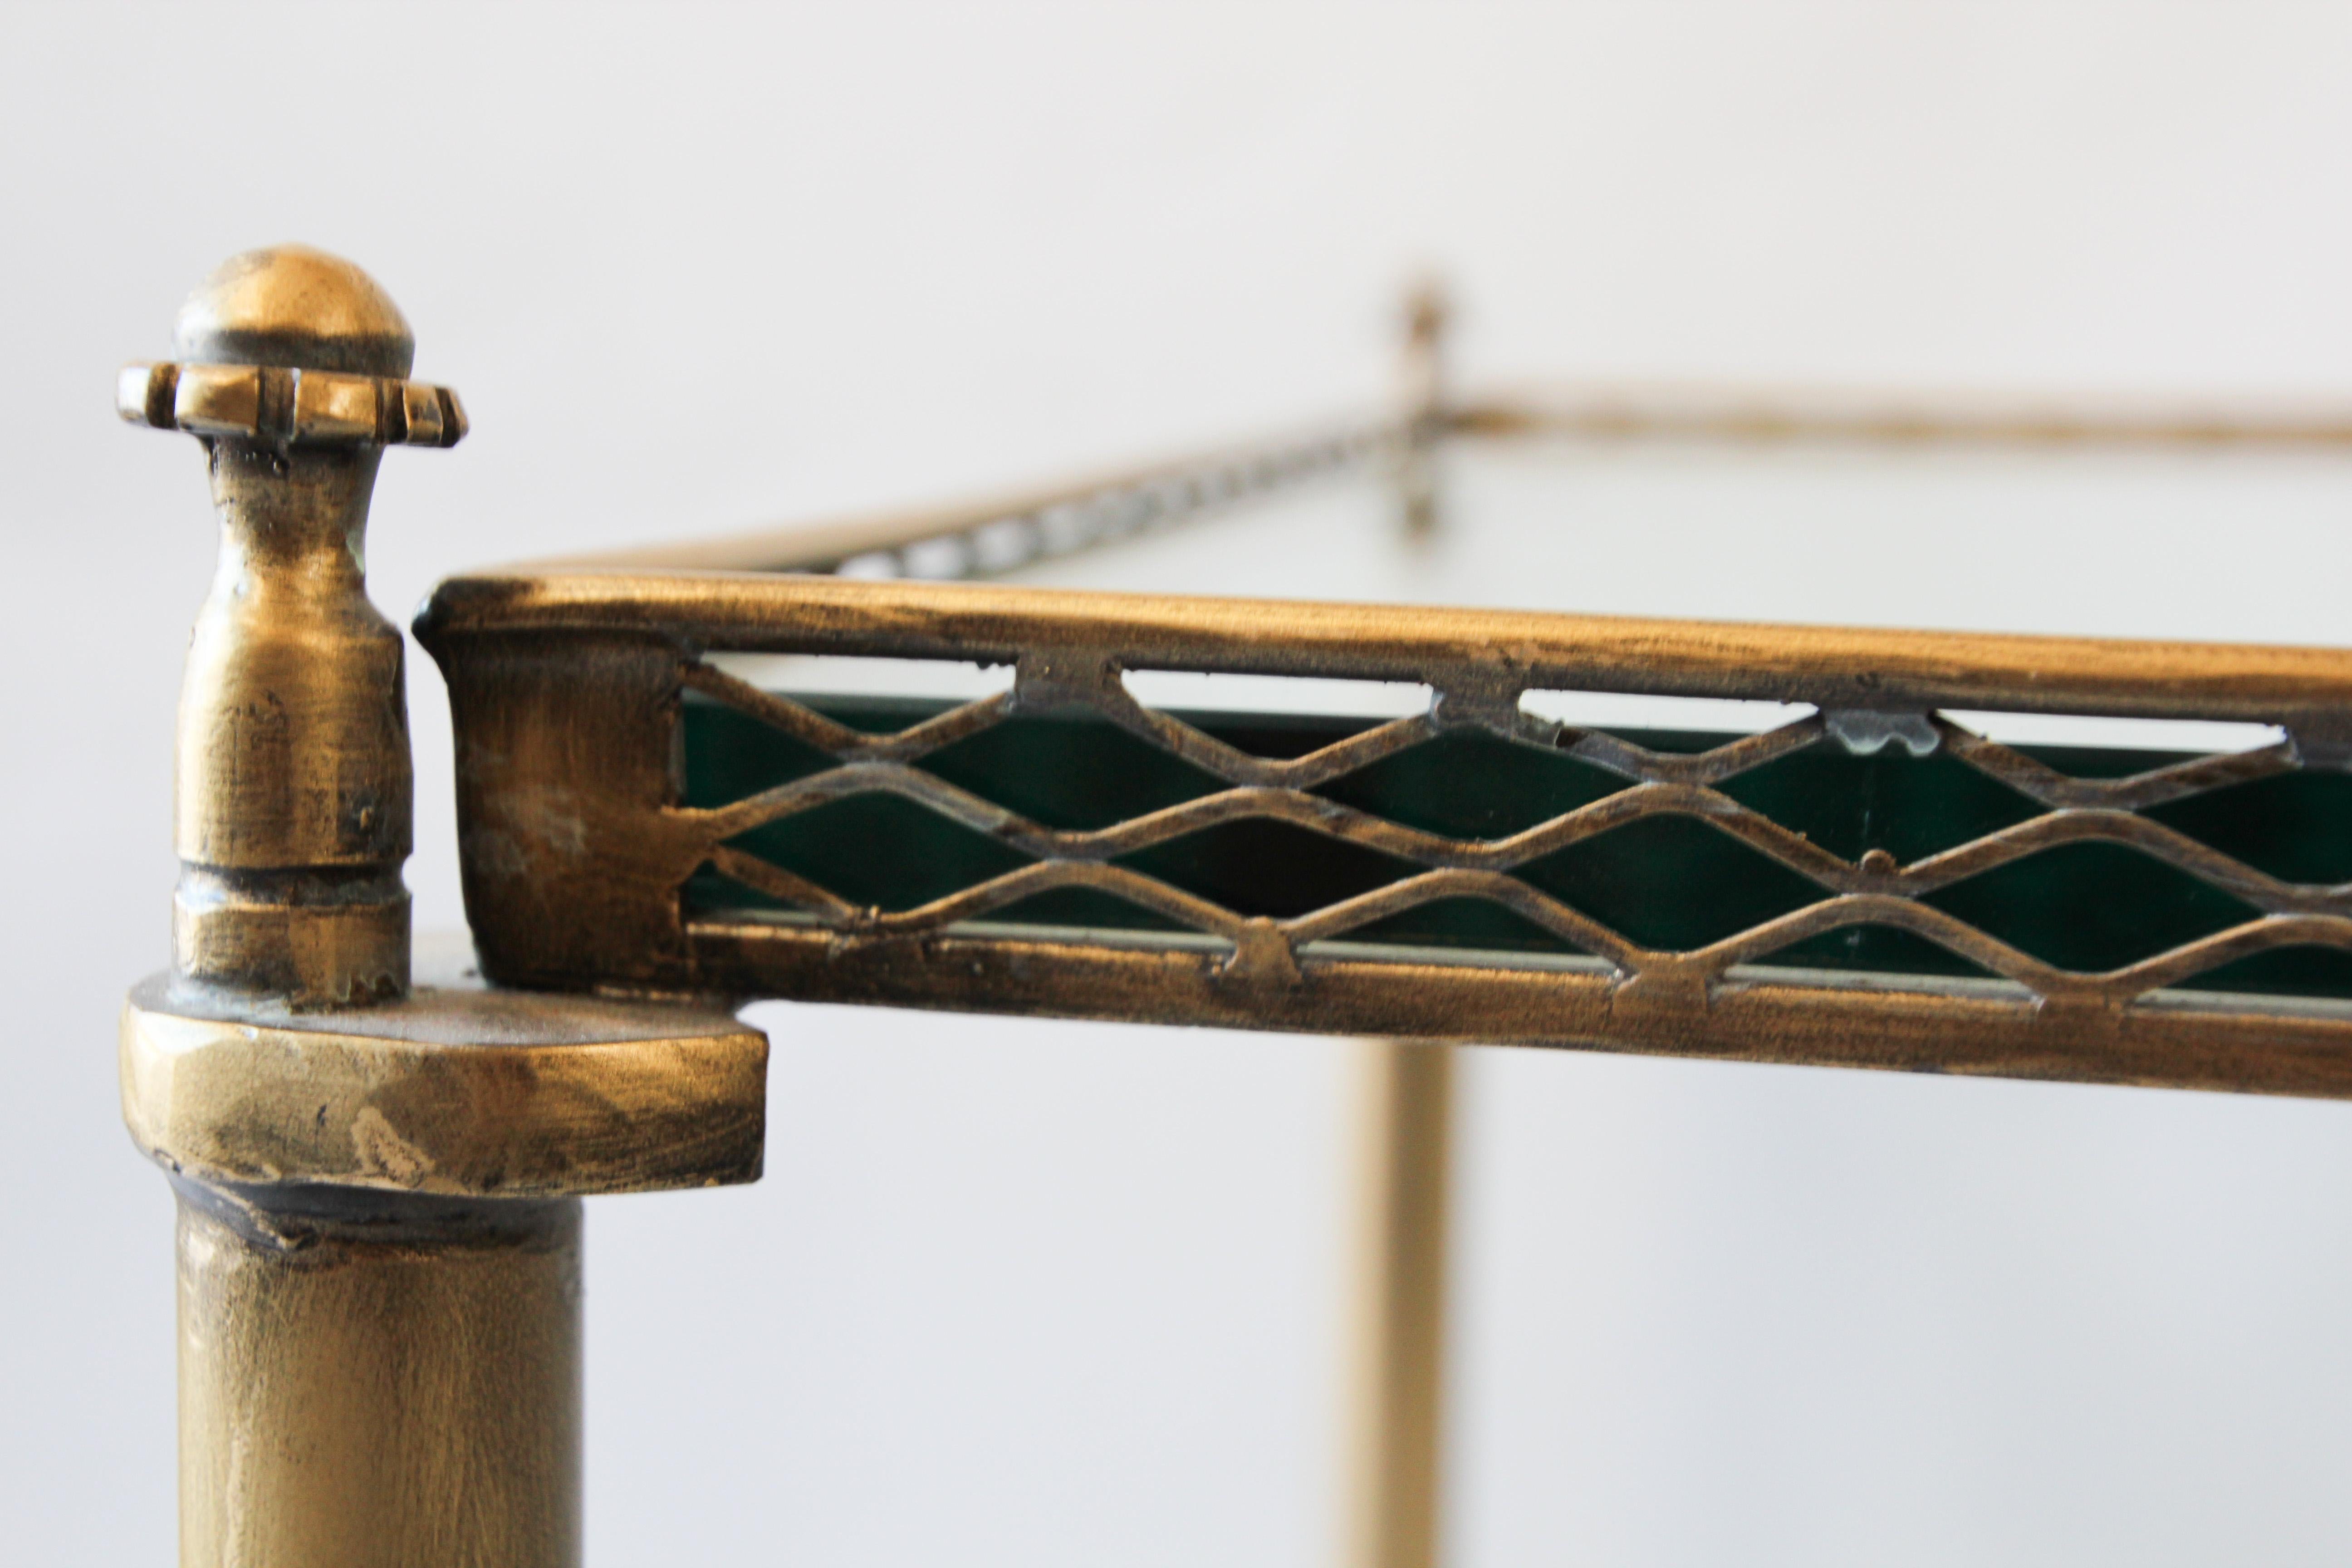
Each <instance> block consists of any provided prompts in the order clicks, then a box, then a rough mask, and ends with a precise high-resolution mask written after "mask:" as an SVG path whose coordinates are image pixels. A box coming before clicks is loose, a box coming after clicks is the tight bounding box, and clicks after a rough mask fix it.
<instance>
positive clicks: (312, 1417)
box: [117, 246, 766, 1568]
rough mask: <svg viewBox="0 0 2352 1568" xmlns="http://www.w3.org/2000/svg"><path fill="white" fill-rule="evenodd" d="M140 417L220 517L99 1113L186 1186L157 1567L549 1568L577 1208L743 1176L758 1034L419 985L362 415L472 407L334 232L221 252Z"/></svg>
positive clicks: (573, 1509)
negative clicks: (199, 448) (113, 1110)
mask: <svg viewBox="0 0 2352 1568" xmlns="http://www.w3.org/2000/svg"><path fill="white" fill-rule="evenodd" d="M176 347H177V351H178V355H179V358H178V359H177V360H176V361H174V362H172V363H163V364H152V365H134V366H131V368H130V369H128V370H126V371H125V372H124V373H123V375H122V378H121V384H120V386H119V389H118V396H117V403H118V406H119V409H120V411H121V414H122V416H124V417H125V418H126V419H129V420H131V421H133V422H134V423H140V424H145V425H150V426H157V427H161V428H165V429H179V430H184V431H186V432H188V433H190V434H192V435H194V436H196V437H199V438H200V439H201V440H202V441H203V442H204V445H205V455H206V458H207V460H208V463H209V466H210V469H211V475H212V489H213V499H214V502H215V506H216V507H217V509H218V510H219V514H220V528H221V548H220V561H219V567H218V570H217V572H216V573H215V577H214V580H213V586H212V592H211V594H210V595H209V596H208V597H207V598H206V599H205V605H204V608H203V610H202V611H201V612H200V614H199V616H198V617H197V621H196V627H195V635H194V639H193V641H192V643H191V646H190V649H189V655H188V665H187V673H186V679H185V682H184V687H183V689H182V692H181V699H180V716H179V743H178V751H177V764H176V765H177V790H176V810H175V817H176V833H175V837H176V841H177V846H178V850H179V854H180V859H181V870H180V879H179V886H178V890H177V892H176V894H175V897H174V900H173V902H174V920H173V969H172V973H171V974H170V975H169V976H168V977H166V978H160V979H158V980H156V981H152V982H150V983H148V984H146V985H143V986H142V987H140V988H139V989H137V990H135V991H134V992H133V993H132V994H131V1000H130V1003H129V1004H128V1005H127V1006H126V1008H125V1010H124V1017H123V1028H122V1073H123V1110H124V1115H125V1119H126V1121H128V1122H129V1124H130V1127H131V1133H132V1136H133V1137H134V1139H135V1140H136V1141H137V1142H139V1143H140V1145H141V1146H142V1148H144V1149H145V1150H146V1151H147V1152H149V1153H151V1154H152V1155H153V1156H154V1157H155V1158H157V1159H158V1160H159V1161H161V1162H162V1163H163V1164H164V1165H165V1166H166V1168H167V1169H168V1170H169V1171H170V1172H171V1173H172V1174H173V1186H174V1188H175V1190H176V1191H177V1193H178V1194H179V1200H180V1220H179V1323H180V1333H179V1341H180V1347H179V1348H180V1355H179V1362H180V1521H181V1539H180V1560H181V1563H183V1565H184V1568H328V1565H330V1564H331V1565H332V1568H413V1565H417V1564H426V1563H429V1564H432V1565H434V1568H476V1565H478V1568H493V1565H495V1568H571V1565H572V1564H575V1563H578V1561H579V1558H580V1405H581V1380H580V1204H579V1195H580V1194H583V1193H589V1192H605V1191H628V1190H643V1189H646V1188H649V1187H656V1186H670V1185H701V1184H709V1183H713V1182H719V1181H745V1180H750V1179H752V1178H753V1177H755V1176H756V1175H757V1173H758V1168H759V1142H760V1134H761V1103H760V1101H761V1094H762V1089H763V1072H764V1062H765V1048H766V1042H765V1040H764V1039H762V1038H761V1037H759V1036H758V1035H756V1034H755V1033H753V1032H751V1031H748V1030H744V1029H742V1028H741V1027H740V1026H738V1025H736V1024H734V1022H733V1021H732V1020H731V1019H730V1018H727V1017H725V1016H723V1015H720V1016H716V1017H711V1016H700V1015H694V1014H688V1013H687V1012H685V1011H684V1010H683V1009H672V1008H664V1007H651V1006H643V1005H640V1006H636V1007H634V1008H631V1007H625V1006H621V1005H600V1004H593V1003H579V1002H571V1001H566V1000H562V999H557V998H545V999H540V998H510V997H502V996H499V995H498V994H494V993H485V992H482V991H480V990H479V989H478V988H476V989H471V990H468V989H466V988H464V987H463V986H462V985H460V986H458V987H456V988H451V987H447V986H444V987H442V988H438V989H432V988H425V989H417V990H414V991H412V986H411V974H410V944H409V908H408V893H407V890H406V889H405V888H404V885H403V883H402V880H401V866H402V863H403V862H404V861H405V860H406V859H407V858H408V852H409V846H410V825H411V808H410V797H411V776H410V761H409V751H408V727H407V712H406V698H405V695H404V688H403V664H402V659H403V655H402V647H403V644H402V641H401V637H400V634H399V633H397V632H396V631H394V629H393V627H392V626H391V625H390V624H389V623H387V622H386V621H385V620H384V618H383V616H381V615H379V614H377V613H376V610H375V607H374V606H373V605H371V604H370V603H369V602H368V598H367V590H366V575H365V574H366V550H365V530H366V525H367V514H368V500H369V496H370V492H371V490H372V489H373V484H374V481H375V473H376V466H377V463H378V462H379V461H380V459H381V458H382V456H383V448H384V447H386V446H391V445H408V446H426V447H447V446H452V445H455V444H456V442H457V440H458V438H459V437H462V436H463V435H464V434H465V429H466V426H465V416H464V414H463V412H462V410H461V409H460V408H459V405H458V404H457V398H456V396H455V395H453V394H451V393H450V392H449V391H448V390H447V389H446V388H444V387H436V386H429V385H425V384H419V383H415V382H412V381H409V380H408V379H407V375H408V372H409V368H410V362H411V360H412V358H413V355H414V350H415V344H414V341H413V340H412V338H411V336H410V334H409V331H408V325H407V323H406V322H405V321H403V320H402V318H401V315H400V311H399V310H398V309H397V308H396V307H394V304H393V302H392V301H391V300H390V299H388V298H387V297H386V296H385V295H384V293H383V290H382V289H378V288H377V287H376V285H375V284H374V283H373V281H372V280H371V279H369V278H368V277H367V275H366V274H364V273H363V272H362V271H361V270H360V269H359V268H356V267H353V266H352V265H351V264H350V263H349V262H345V261H341V260H338V259H336V258H333V257H331V256H326V255H322V254H320V252H317V251H314V250H310V249H307V248H304V247H297V246H287V247H278V248H276V249H271V250H260V251H254V252H251V253H249V254H247V255H244V256H240V257H237V258H235V259H233V260H231V261H229V262H228V263H226V265H225V266H223V267H222V268H220V269H219V270H217V271H216V272H215V273H214V274H213V275H212V277H211V278H209V279H206V281H205V283H204V285H203V286H202V287H201V288H199V289H197V291H196V292H195V294H194V296H192V297H191V298H190V300H188V302H187V304H186V305H185V306H184V308H183V309H182V310H181V312H180V317H179V323H178V331H177V333H176Z"/></svg>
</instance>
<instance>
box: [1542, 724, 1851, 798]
mask: <svg viewBox="0 0 2352 1568" xmlns="http://www.w3.org/2000/svg"><path fill="white" fill-rule="evenodd" d="M1577 734H1578V735H1579V737H1580V738H1579V739H1578V741H1577V742H1576V743H1575V744H1574V745H1572V746H1566V747H1562V748H1561V750H1562V751H1564V752H1566V753H1567V754H1568V755H1570V756H1571V757H1574V758H1576V759H1577V760H1578V761H1579V762H1584V763H1591V764H1592V765H1593V766H1595V767H1599V768H1606V769H1607V770H1608V771H1609V772H1611V773H1617V774H1620V775H1622V776H1623V777H1625V778H1630V779H1638V780H1640V781H1642V782H1643V783H1644V784H1719V783H1721V782H1722V781H1723V780H1725V779H1727V778H1731V777H1733V776H1735V775H1737V774H1739V773H1746V772H1748V770H1749V769H1751V768H1758V767H1761V766H1763V765H1764V764H1765V763H1769V762H1771V761H1773V760H1775V759H1776V758H1779V757H1783V756H1786V755H1787V754H1788V753H1789V752H1798V751H1802V750H1803V749H1804V748H1806V747H1807V746H1810V745H1811V744H1812V743H1813V742H1816V741H1818V740H1820V739H1821V738H1822V717H1821V715H1820V714H1818V713H1811V714H1807V715H1806V716H1805V717H1804V718H1802V719H1796V720H1791V721H1790V722H1788V723H1786V724H1783V725H1781V726H1780V728H1779V729H1777V730H1767V731H1764V732H1763V733H1762V734H1760V735H1743V736H1741V737H1740V738H1739V739H1738V740H1737V741H1733V742H1729V743H1727V744H1726V745H1721V746H1717V747H1716V748H1714V749H1713V750H1712V751H1706V752H1698V753H1696V755H1685V754H1681V753H1677V752H1654V751H1651V750H1650V749H1649V748H1648V747H1646V746H1637V745H1635V744H1634V743H1633V742H1631V741H1628V740H1625V739H1623V738H1622V737H1621V736H1617V735H1612V734H1611V733H1609V732H1608V731H1605V730H1589V729H1580V730H1578V731H1577Z"/></svg>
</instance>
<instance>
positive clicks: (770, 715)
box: [683, 664, 868, 756]
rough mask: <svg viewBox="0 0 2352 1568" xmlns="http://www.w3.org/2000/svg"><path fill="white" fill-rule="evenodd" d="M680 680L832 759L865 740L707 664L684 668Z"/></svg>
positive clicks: (773, 693) (833, 721)
mask: <svg viewBox="0 0 2352 1568" xmlns="http://www.w3.org/2000/svg"><path fill="white" fill-rule="evenodd" d="M683 679H684V680H685V682H686V684H687V685H688V686H690V687H692V688H694V689H696V690H697V691H699V692H701V693H702V694H703V695H704V696H706V697H710V698H714V699H716V700H719V701H720V702H724V703H725V704H727V706H728V707H730V708H732V709H734V710H737V711H738V712H740V713H743V714H746V715H748V716H750V717H751V718H753V719H757V720H758V721H760V722H761V723H763V724H767V725H769V726H771V727H772V728H774V729H778V730H782V731H783V732H784V733H786V734H788V735H790V736H792V737H793V739H795V740H801V741H806V742H808V743H809V744H811V745H813V746H815V747H817V748H819V749H820V750H823V751H826V752H832V753H834V754H835V755H836V756H838V755H840V754H841V753H842V752H844V751H846V750H853V749H855V748H856V746H857V745H858V744H859V743H860V742H864V741H865V740H866V739H867V738H868V737H866V736H864V735H861V734H859V733H858V732H857V731H855V730H853V729H851V728H850V727H849V726H848V725H846V724H843V723H840V722H838V721H835V720H832V719H828V718H826V717H825V716H824V714H822V713H820V712H818V711H817V710H815V709H814V708H804V707H803V706H801V704H799V703H797V702H795V701H793V700H792V699H791V698H789V697H783V696H779V695H778V694H777V693H775V692H772V691H762V690H761V689H760V688H758V687H756V686H754V685H752V684H751V682H750V681H748V680H739V679H736V678H735V677H734V676H731V675H729V674H728V673H727V672H726V671H724V670H720V669H714V668H711V667H710V666H709V665H707V664H689V665H688V666H687V667H686V671H685V674H684V676H683Z"/></svg>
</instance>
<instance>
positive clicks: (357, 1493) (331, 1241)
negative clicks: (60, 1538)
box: [179, 1184, 581, 1568]
mask: <svg viewBox="0 0 2352 1568" xmlns="http://www.w3.org/2000/svg"><path fill="white" fill-rule="evenodd" d="M412 1202H413V1203H414V1202H415V1201H414V1200H412ZM179 1336H180V1356H179V1364H180V1560H181V1562H182V1563H185V1564H189V1565H191V1568H194V1565H199V1564H200V1565H202V1568H328V1565H331V1568H420V1565H423V1564H430V1565H431V1568H571V1565H572V1564H575V1563H578V1562H579V1560H580V1405H581V1387H580V1205H579V1204H578V1203H577V1202H576V1201H560V1202H554V1203H546V1204H514V1203H508V1204H500V1205H488V1206H487V1207H486V1206H485V1205H474V1206H473V1207H472V1208H470V1209H469V1208H467V1206H466V1205H458V1204H440V1205H426V1204H421V1203H418V1204H415V1206H412V1207H408V1208H404V1209H402V1210H400V1211H398V1212H396V1213H387V1212H385V1211H384V1210H383V1209H382V1208H381V1207H376V1208H372V1209H370V1210H369V1211H367V1212H366V1213H365V1214H364V1215H363V1216H360V1217H347V1216H345V1215H341V1214H339V1213H338V1211H337V1210H336V1209H335V1208H334V1206H333V1205H332V1202H331V1200H330V1201H326V1202H321V1203H319V1204H315V1205H311V1212H306V1213H288V1212H266V1211H243V1210H241V1209H240V1208H239V1207H238V1205H237V1204H236V1200H235V1199H234V1197H233V1196H227V1195H224V1194H217V1193H214V1192H211V1191H209V1190H207V1189H205V1188H204V1187H201V1186H197V1185H194V1184H189V1185H186V1186H184V1187H183V1188H182V1189H181V1201H180V1218H179Z"/></svg>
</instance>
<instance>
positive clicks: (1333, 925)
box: [1282, 869, 1646, 969]
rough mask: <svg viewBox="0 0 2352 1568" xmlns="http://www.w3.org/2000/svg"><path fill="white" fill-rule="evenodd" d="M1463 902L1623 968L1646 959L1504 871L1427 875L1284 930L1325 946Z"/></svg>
mask: <svg viewBox="0 0 2352 1568" xmlns="http://www.w3.org/2000/svg"><path fill="white" fill-rule="evenodd" d="M1460 898H1473V899H1480V900H1485V901H1486V902H1488V903H1496V904H1501V905H1503V906H1504V907H1506V908H1507V909H1509V910H1512V911H1513V912H1514V913H1517V914H1519V915H1522V916H1524V917H1526V918H1527V919H1528V920H1529V921H1534V922H1535V923H1536V924H1538V925H1539V926H1541V927H1543V928H1544V929H1545V930H1546V931H1550V932H1551V933H1552V934H1553V935H1554V936H1557V937H1559V938H1560V939H1561V940H1563V941H1565V942H1570V943H1572V944H1573V945H1575V946H1576V947H1578V948H1580V949H1581V950H1582V951H1584V952H1590V953H1592V954H1594V955H1596V956H1598V957H1601V958H1604V959H1607V960H1608V961H1609V962H1610V963H1614V964H1616V965H1617V966H1618V967H1620V968H1622V969H1635V968H1638V967H1639V966H1640V963H1641V961H1642V960H1643V958H1644V957H1645V956H1646V954H1645V952H1644V950H1643V949H1641V948H1639V947H1636V946H1635V945H1634V944H1633V943H1632V942H1627V941H1626V940H1625V939H1624V938H1623V937H1622V936H1620V935H1618V934H1617V933H1616V932H1615V931H1611V930H1610V929H1609V928H1608V927H1607V926H1605V925H1602V924H1601V922H1600V921H1596V920H1594V919H1592V917H1591V916H1590V915H1587V914H1585V913H1584V912H1583V911H1581V910H1577V909H1575V908H1572V907H1571V906H1570V905H1568V904H1564V903H1562V902H1561V901H1560V900H1558V899H1555V898H1553V897H1552V896H1551V895H1550V894H1549V893H1546V892H1544V891H1542V890H1541V889H1538V888H1534V887H1531V886H1529V885H1528V883H1525V882H1522V881H1520V880H1519V879H1517V878H1516V877H1510V876H1506V875H1504V874H1503V873H1502V872H1500V871H1473V870H1463V869H1452V870H1440V871H1424V872H1423V873H1422V874H1421V875H1419V876H1417V877H1408V878H1406V879H1404V880H1402V881H1401V882H1391V883H1390V884H1389V885H1388V886H1387V887H1384V888H1376V889H1372V890H1371V891H1370V892H1368V893H1359V894H1357V895H1356V896H1355V897H1353V898H1350V899H1343V900H1340V901H1339V902H1338V903H1336V904H1328V905H1326V906H1325V907H1324V908H1322V909H1319V910H1315V911H1314V912H1313V913H1311V914H1307V915H1303V916H1300V917H1298V918H1297V919H1295V920H1290V921H1284V922H1282V930H1283V931H1284V932H1285V934H1286V935H1287V936H1288V937H1289V938H1290V940H1291V942H1293V943H1294V944H1297V943H1305V942H1323V941H1327V940H1328V939H1330V938H1332V937H1335V936H1339V935H1341V934H1343V933H1345V932H1347V931H1352V930H1354V929H1355V928H1356V927H1358V926H1361V925H1367V924H1370V922H1371V921H1377V920H1382V919H1385V918H1387V917H1388V916H1390V915H1394V914H1402V913H1403V912H1404V911H1405V910H1410V909H1414V908H1417V907H1419V906H1420V905H1423V904H1427V903H1433V902H1436V901H1437V900H1443V899H1460Z"/></svg>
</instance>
